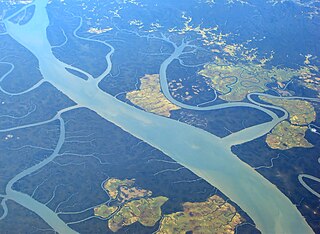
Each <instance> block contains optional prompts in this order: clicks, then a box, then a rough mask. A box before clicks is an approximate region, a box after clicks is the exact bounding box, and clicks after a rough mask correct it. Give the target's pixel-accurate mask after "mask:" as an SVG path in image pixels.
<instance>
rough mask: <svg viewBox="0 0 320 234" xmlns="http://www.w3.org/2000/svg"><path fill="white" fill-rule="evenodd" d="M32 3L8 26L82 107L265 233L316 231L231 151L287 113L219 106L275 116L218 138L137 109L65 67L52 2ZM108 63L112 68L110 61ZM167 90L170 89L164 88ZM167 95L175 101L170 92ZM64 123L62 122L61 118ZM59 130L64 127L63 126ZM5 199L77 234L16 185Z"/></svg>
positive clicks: (47, 77) (51, 80) (50, 78)
mask: <svg viewBox="0 0 320 234" xmlns="http://www.w3.org/2000/svg"><path fill="white" fill-rule="evenodd" d="M32 4H34V5H35V6H36V8H35V13H34V15H33V18H32V19H31V20H30V21H29V22H28V23H27V24H25V25H18V24H14V23H11V22H10V21H8V20H6V21H5V26H6V29H7V33H8V34H9V35H10V36H11V37H12V38H13V39H14V40H16V41H17V42H18V43H20V44H21V45H22V46H24V47H25V48H26V49H28V50H29V51H30V52H31V53H32V54H33V55H34V56H35V57H36V58H37V59H38V61H39V69H40V72H41V74H42V76H43V79H44V81H45V82H49V83H50V84H52V85H53V86H54V87H56V88H57V89H58V90H60V91H61V92H62V93H64V94H65V95H66V96H68V97H69V98H70V99H71V100H73V101H74V102H75V103H77V104H78V105H79V106H82V107H86V108H88V109H90V110H92V111H94V112H96V113H97V114H98V115H100V116H101V117H103V118H104V119H106V120H107V121H110V122H112V123H114V124H115V125H117V126H118V127H120V128H121V129H123V130H124V131H126V132H128V133H130V134H131V135H133V136H135V137H137V138H139V139H141V140H143V141H144V142H146V143H148V144H150V145H151V146H153V147H155V148H157V149H159V150H161V151H162V152H164V153H165V154H166V155H168V156H169V157H171V158H172V159H173V160H175V161H177V162H178V163H180V164H181V165H183V166H185V167H186V168H188V169H189V170H191V171H192V172H194V173H195V174H197V175H198V176H199V177H201V178H203V179H205V180H206V181H207V182H208V183H210V184H212V185H213V186H215V187H217V188H218V189H219V190H221V191H222V192H223V193H224V194H225V195H226V196H228V197H229V198H230V199H231V200H232V201H233V202H235V203H236V204H238V205H239V206H240V207H241V209H243V210H244V211H245V212H247V213H248V215H249V216H250V217H251V218H252V219H253V221H254V222H255V224H256V226H257V228H258V229H260V230H261V231H262V232H263V233H313V231H312V229H311V228H310V227H309V225H308V224H307V222H306V221H305V219H304V217H303V216H302V215H301V214H300V213H299V211H298V209H297V208H296V206H295V205H294V204H292V202H291V201H290V200H289V199H288V198H287V197H286V196H285V195H283V194H282V193H281V192H280V190H279V189H278V188H277V187H276V186H275V185H273V184H272V183H270V182H269V181H268V180H267V179H265V178H264V177H263V176H262V175H260V174H259V173H258V172H257V171H255V170H254V169H253V168H251V167H250V166H249V165H247V164H246V163H244V162H242V161H241V160H240V159H239V158H238V157H237V156H236V155H234V154H233V153H232V152H231V146H232V145H234V144H240V143H243V142H246V141H250V140H253V139H255V138H258V137H260V136H262V135H264V134H265V133H267V132H268V131H270V129H271V128H272V127H274V126H275V125H276V124H277V123H278V122H279V121H281V119H282V118H283V117H282V118H278V117H277V116H276V115H275V114H274V113H271V111H269V110H267V109H265V108H263V107H261V106H259V105H254V104H251V103H241V102H240V103H227V104H222V105H217V106H215V107H214V108H212V109H221V108H237V107H243V106H247V107H251V108H256V109H259V110H260V111H263V112H264V113H266V114H268V115H270V116H271V117H272V121H270V122H266V123H263V124H260V125H256V126H253V127H251V128H246V129H244V130H242V131H241V132H237V133H234V134H231V135H229V136H228V137H227V138H219V137H217V136H214V135H212V134H210V133H208V132H206V131H204V130H201V129H198V128H195V127H193V126H190V125H187V124H184V123H181V122H178V121H175V120H172V119H169V118H165V117H161V116H157V115H154V114H151V113H147V112H144V111H141V110H138V109H137V108H134V107H132V106H130V105H128V104H126V103H123V102H121V101H120V100H118V99H116V98H115V97H113V96H111V95H109V94H107V93H105V92H104V91H102V90H100V89H99V88H98V87H97V81H96V80H95V79H88V80H87V81H86V80H82V79H80V78H78V77H76V76H75V75H73V74H71V73H69V72H67V71H66V69H65V67H70V65H68V64H65V63H63V62H62V61H60V60H58V59H57V58H56V57H55V56H54V55H53V53H52V46H51V45H50V43H49V41H48V38H47V34H46V28H47V27H48V25H49V23H50V22H49V19H48V15H47V12H46V4H47V2H46V1H44V0H35V1H34V2H33V3H32ZM177 51H178V50H177V49H176V50H175V52H174V53H173V55H172V56H170V57H169V58H168V59H166V60H165V61H164V62H163V64H162V66H161V70H160V76H161V77H162V78H161V82H162V85H163V83H164V80H165V78H163V77H164V74H165V73H166V67H167V66H168V65H169V64H170V63H171V62H172V61H173V59H174V58H175V57H176V55H177V54H175V53H179V51H178V52H177ZM107 60H108V59H107ZM107 62H108V66H109V67H108V68H110V66H111V65H112V64H111V60H110V59H109V60H108V61H107ZM103 74H105V73H103ZM36 87H37V85H35V88H36ZM163 91H164V93H165V92H166V91H165V89H164V90H163ZM165 94H166V93H165ZM166 96H167V97H169V100H170V95H167V94H166ZM170 101H172V102H175V100H170ZM60 122H61V123H62V120H61V119H60ZM60 128H61V131H62V130H63V129H62V127H60ZM37 165H39V164H37ZM36 167H37V166H34V167H33V169H32V170H29V171H27V172H25V173H24V172H22V173H24V174H30V173H33V172H34V171H36V170H38V169H39V168H41V167H42V166H41V165H40V166H39V167H38V168H36ZM27 170H28V169H27ZM5 199H8V200H13V201H15V202H17V203H19V204H21V205H24V206H25V207H26V208H28V209H30V210H32V211H33V212H35V213H36V214H37V215H39V216H40V217H41V218H42V219H43V220H44V221H46V222H47V223H48V224H49V225H50V226H51V227H52V228H53V229H54V230H56V231H57V232H61V233H73V232H74V231H73V230H72V229H71V228H70V227H68V226H67V225H66V224H63V221H62V220H61V219H60V218H59V216H58V215H57V214H55V213H54V212H53V211H52V210H50V209H49V208H48V207H46V206H45V205H43V204H39V202H38V201H36V200H34V199H32V198H30V197H29V196H28V195H26V194H22V193H20V192H17V191H14V190H13V189H12V186H11V185H10V186H7V190H6V195H5Z"/></svg>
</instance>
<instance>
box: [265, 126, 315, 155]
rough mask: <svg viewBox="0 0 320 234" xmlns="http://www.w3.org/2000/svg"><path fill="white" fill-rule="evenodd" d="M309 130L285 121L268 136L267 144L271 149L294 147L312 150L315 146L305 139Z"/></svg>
mask: <svg viewBox="0 0 320 234" xmlns="http://www.w3.org/2000/svg"><path fill="white" fill-rule="evenodd" d="M307 129H308V127H305V126H295V125H292V124H290V123H289V122H288V121H283V122H281V123H279V124H278V125H277V126H276V127H275V128H274V129H273V130H272V132H271V133H269V134H268V135H267V138H266V142H267V144H268V146H269V147H270V148H272V149H279V150H287V149H291V148H294V147H304V148H311V147H313V145H312V144H311V143H309V142H308V141H307V140H306V139H305V138H304V137H305V132H306V131H307Z"/></svg>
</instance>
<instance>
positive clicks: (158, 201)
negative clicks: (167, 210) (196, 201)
mask: <svg viewBox="0 0 320 234" xmlns="http://www.w3.org/2000/svg"><path fill="white" fill-rule="evenodd" d="M167 200H168V198H166V197H162V196H160V197H155V198H142V199H139V200H134V201H131V202H128V203H126V204H125V205H124V206H123V207H122V208H121V209H120V210H119V211H118V212H117V213H116V214H115V215H114V216H113V217H112V218H111V219H110V220H109V222H108V227H109V228H110V230H111V231H113V232H116V231H118V230H119V229H121V228H122V227H124V226H128V225H131V224H133V223H135V222H139V223H141V224H142V225H144V226H147V227H152V226H154V225H155V224H156V222H158V221H159V219H160V218H161V206H162V205H163V204H164V203H165V202H166V201H167Z"/></svg>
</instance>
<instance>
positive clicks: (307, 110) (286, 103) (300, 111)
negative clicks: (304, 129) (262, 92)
mask: <svg viewBox="0 0 320 234" xmlns="http://www.w3.org/2000/svg"><path fill="white" fill-rule="evenodd" d="M259 99H261V100H262V101H264V102H267V103H270V104H272V105H275V106H279V107H282V108H283V109H285V110H286V111H288V113H289V116H290V122H291V123H292V124H295V125H307V124H309V123H311V122H313V121H315V120H316V111H315V109H314V107H313V106H312V104H311V103H310V102H308V101H304V100H297V99H285V98H270V97H266V96H259Z"/></svg>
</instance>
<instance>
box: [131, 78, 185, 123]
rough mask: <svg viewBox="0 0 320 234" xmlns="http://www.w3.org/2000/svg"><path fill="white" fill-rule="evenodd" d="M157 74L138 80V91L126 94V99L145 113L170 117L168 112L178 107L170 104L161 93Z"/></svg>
mask: <svg viewBox="0 0 320 234" xmlns="http://www.w3.org/2000/svg"><path fill="white" fill-rule="evenodd" d="M159 79H160V76H159V74H153V75H145V76H144V77H142V78H140V82H141V84H140V88H139V90H134V91H131V92H128V93H127V94H126V98H127V99H128V100H130V101H131V102H132V103H133V104H134V105H136V106H138V107H140V108H142V109H144V110H145V111H148V112H151V113H155V114H158V115H162V116H166V117H170V111H172V110H179V109H180V107H178V106H176V105H174V104H172V103H171V102H170V101H169V100H168V99H167V98H166V97H165V96H164V94H163V93H162V92H161V88H160V80H159Z"/></svg>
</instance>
